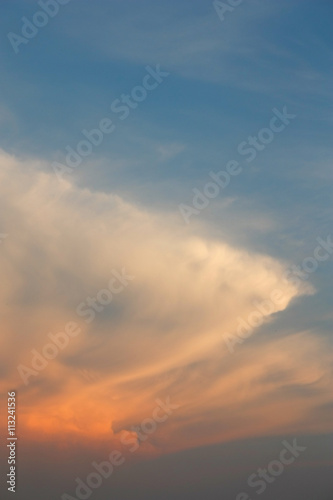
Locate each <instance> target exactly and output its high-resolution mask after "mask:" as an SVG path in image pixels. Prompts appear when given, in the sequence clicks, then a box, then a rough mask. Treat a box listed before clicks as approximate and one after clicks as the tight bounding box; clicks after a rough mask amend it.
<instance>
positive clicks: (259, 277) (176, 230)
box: [0, 151, 331, 452]
mask: <svg viewBox="0 0 333 500" xmlns="http://www.w3.org/2000/svg"><path fill="white" fill-rule="evenodd" d="M0 162H1V196H0V205H1V209H2V210H1V214H2V215H1V219H0V228H1V231H3V232H6V233H8V235H9V236H8V238H7V239H6V241H5V243H4V244H3V245H2V247H1V249H0V250H1V252H0V262H1V268H2V284H3V287H2V289H1V292H0V299H1V306H0V308H1V315H2V317H3V324H2V333H1V345H2V349H1V366H2V372H1V379H2V381H1V385H3V387H4V388H5V390H6V388H7V387H8V381H10V383H12V384H13V385H16V386H18V387H19V393H20V408H21V412H22V416H21V422H20V425H21V428H22V429H23V430H24V433H25V435H26V436H27V439H30V438H31V439H37V440H45V439H51V440H54V441H55V442H58V443H59V441H61V440H68V439H70V440H71V441H73V442H77V443H78V442H80V440H82V438H83V437H84V439H85V440H86V441H89V440H90V439H91V440H92V439H94V441H95V443H99V445H100V446H102V443H103V442H104V444H105V442H106V441H105V440H107V442H109V441H108V440H114V439H117V438H118V437H119V435H120V432H121V430H124V429H126V430H130V429H131V426H132V425H136V424H137V423H138V422H140V421H141V420H142V419H143V418H145V417H149V416H150V414H151V411H152V409H153V408H154V406H155V403H154V400H155V398H160V397H168V396H170V397H171V399H172V400H173V401H174V402H175V403H177V404H179V405H181V408H180V409H179V410H177V412H176V414H175V416H174V417H173V418H172V419H170V421H168V424H167V425H166V426H165V427H164V428H163V426H161V428H159V429H158V431H157V432H156V435H154V437H153V439H152V441H151V442H150V444H149V445H146V449H147V452H152V450H153V452H161V451H166V450H175V449H182V448H186V447H193V446H197V445H203V444H209V443H213V442H217V441H226V440H230V439H236V438H240V437H247V436H252V435H261V434H265V433H272V434H274V433H279V432H283V431H285V430H288V431H292V430H293V428H294V426H295V428H296V424H299V419H300V417H301V415H303V418H302V425H303V426H304V431H306V430H307V429H311V431H316V430H318V429H317V427H316V424H315V423H313V420H312V419H311V417H310V416H309V417H308V418H307V417H304V412H306V414H308V415H311V412H313V411H315V410H316V408H317V407H318V408H319V407H320V408H321V409H322V410H320V411H324V410H323V408H325V407H326V406H327V405H328V403H329V401H330V399H329V395H328V392H327V387H328V379H327V374H328V373H329V370H330V366H331V356H330V355H329V354H327V350H326V347H325V343H324V341H323V340H320V339H318V338H316V336H315V335H314V334H313V332H291V333H290V334H288V332H283V335H282V336H276V337H274V338H273V339H267V337H265V336H259V337H258V338H257V336H256V335H255V333H256V332H254V334H253V338H251V339H248V340H247V341H246V342H245V343H244V345H242V346H240V349H239V352H237V355H231V354H230V353H229V352H228V350H227V348H226V345H225V342H224V341H223V335H224V334H225V333H226V332H233V331H235V328H236V326H237V318H238V317H247V316H248V315H249V314H250V313H251V312H252V311H253V308H254V306H253V302H254V301H263V300H266V299H267V298H268V297H269V296H270V294H271V292H272V290H274V289H276V288H279V289H280V290H281V297H282V298H281V300H280V302H279V304H278V305H277V307H276V311H275V315H274V314H273V315H270V316H267V317H266V321H267V322H268V321H270V320H274V319H276V316H278V313H279V312H282V311H283V310H285V309H286V308H287V307H288V306H289V305H290V303H291V301H292V300H293V299H295V298H297V297H299V296H301V295H302V294H305V293H311V289H310V287H308V286H306V285H304V287H303V288H302V287H298V288H297V287H295V286H294V285H293V284H291V283H289V282H287V281H286V280H282V275H283V271H284V270H285V266H286V264H285V263H283V262H279V261H277V260H276V259H273V258H271V257H270V256H267V255H262V254H257V253H254V252H248V251H246V250H245V249H243V248H235V247H232V246H231V245H230V244H228V243H226V242H224V241H217V240H208V239H207V238H204V237H203V236H201V235H200V234H199V235H198V234H193V233H191V232H190V229H185V228H184V224H182V223H181V222H180V221H179V219H178V218H176V217H174V216H172V215H170V214H160V213H159V214H156V213H153V212H152V211H147V210H145V209H143V208H142V207H138V206H136V205H134V204H133V203H131V202H129V201H126V200H124V199H122V198H120V197H119V196H117V195H116V194H113V193H109V194H104V193H99V192H92V191H90V190H88V189H82V188H78V187H77V186H75V185H74V184H71V183H70V182H69V181H63V182H61V183H60V182H59V181H58V179H57V178H56V176H55V175H54V173H53V171H52V169H51V167H50V166H49V165H44V164H43V163H41V162H39V161H37V160H29V161H28V160H23V159H18V158H15V157H12V156H10V155H8V154H6V153H5V152H3V151H2V152H1V155H0ZM47 169H48V170H47ZM47 172H49V173H47ZM122 269H125V270H126V273H128V274H130V275H133V276H134V277H135V278H134V279H133V280H131V281H130V283H129V284H128V286H127V287H126V288H125V289H124V290H123V291H122V293H119V294H117V295H115V296H114V297H113V300H112V302H111V303H110V304H109V305H108V306H105V307H104V308H103V310H102V311H100V312H98V313H96V315H95V318H94V320H93V321H92V322H90V323H88V322H86V321H85V318H84V317H83V316H79V315H78V314H77V306H78V305H79V304H80V303H82V301H85V300H86V299H87V297H95V296H96V294H97V293H98V292H99V291H100V290H101V289H105V288H107V284H108V282H109V280H110V278H111V277H112V272H113V270H119V271H120V270H122ZM68 321H76V322H77V323H78V324H79V325H80V328H81V333H80V335H78V336H76V337H75V338H72V339H71V341H70V342H69V344H68V346H67V347H66V348H65V349H63V351H62V352H60V353H59V355H58V356H57V357H56V358H55V359H53V360H51V361H50V362H49V364H48V366H47V368H46V369H45V370H43V371H41V372H40V373H39V374H38V375H37V376H31V378H30V380H29V385H27V386H26V385H24V383H23V381H22V380H21V379H20V377H19V375H18V372H17V365H18V364H20V363H22V364H25V365H29V363H30V362H31V358H32V354H31V350H32V349H36V350H37V351H39V352H40V351H41V349H42V347H43V346H44V345H45V343H47V342H48V341H49V339H48V333H50V332H52V333H53V334H55V333H57V332H58V331H63V329H64V326H65V324H66V323H67V322H68ZM264 329H265V324H264V325H263V326H262V327H261V332H262V331H263V330H264ZM313 353H316V354H315V355H314V354H313ZM5 379H6V382H5V381H4V380H5ZM310 393H311V394H312V395H314V397H312V398H308V397H307V396H308V394H310ZM291 401H292V402H293V404H292V405H291ZM325 405H326V406H325ZM318 411H319V410H318ZM327 427H328V428H329V427H330V424H329V421H327ZM60 436H61V437H60Z"/></svg>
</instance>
